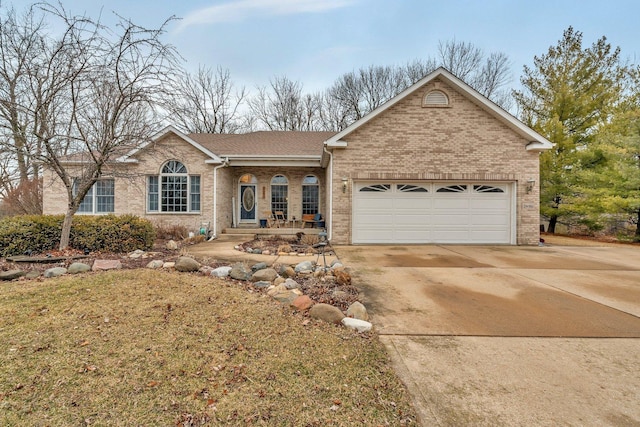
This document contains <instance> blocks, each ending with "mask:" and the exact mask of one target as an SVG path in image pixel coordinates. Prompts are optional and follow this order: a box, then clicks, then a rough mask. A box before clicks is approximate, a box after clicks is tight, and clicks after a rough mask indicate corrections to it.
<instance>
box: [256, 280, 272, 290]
mask: <svg viewBox="0 0 640 427" xmlns="http://www.w3.org/2000/svg"><path fill="white" fill-rule="evenodd" d="M253 286H255V287H256V288H268V287H269V286H271V282H267V281H265V280H260V281H259V282H254V283H253Z"/></svg>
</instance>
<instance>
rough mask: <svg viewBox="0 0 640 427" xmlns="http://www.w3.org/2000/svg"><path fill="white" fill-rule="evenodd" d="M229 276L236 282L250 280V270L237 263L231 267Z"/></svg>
mask: <svg viewBox="0 0 640 427" xmlns="http://www.w3.org/2000/svg"><path fill="white" fill-rule="evenodd" d="M229 276H230V277H231V278H232V279H236V280H249V279H251V270H249V269H247V266H246V265H244V264H243V263H241V262H238V263H236V264H234V265H233V266H232V268H231V271H230V272H229Z"/></svg>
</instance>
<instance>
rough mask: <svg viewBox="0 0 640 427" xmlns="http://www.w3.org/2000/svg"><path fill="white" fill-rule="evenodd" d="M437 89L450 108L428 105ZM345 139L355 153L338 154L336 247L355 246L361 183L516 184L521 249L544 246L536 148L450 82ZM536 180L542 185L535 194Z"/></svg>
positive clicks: (341, 151) (430, 87) (421, 91)
mask: <svg viewBox="0 0 640 427" xmlns="http://www.w3.org/2000/svg"><path fill="white" fill-rule="evenodd" d="M434 88H438V89H439V90H442V91H444V92H445V93H446V94H447V95H448V96H449V99H450V107H449V108H433V107H423V106H422V100H423V97H424V95H425V94H426V93H427V92H429V91H430V90H433V89H434ZM343 140H345V141H346V142H347V143H348V147H347V148H345V149H334V151H333V188H334V191H333V230H332V231H333V232H332V239H333V241H334V242H335V243H337V244H350V243H351V221H352V204H351V200H352V196H353V195H352V185H353V182H354V181H357V180H373V181H375V180H404V181H408V180H441V181H445V180H446V181H508V182H515V183H516V186H515V187H516V194H517V203H516V229H517V236H516V241H517V244H519V245H534V244H538V240H539V216H538V214H539V212H538V203H539V192H538V188H537V184H538V182H539V155H538V153H532V152H527V151H526V150H525V146H526V144H527V143H528V142H529V141H527V140H525V139H523V138H522V137H521V136H519V135H518V134H516V133H515V132H514V131H512V130H511V129H510V128H508V127H507V126H506V125H504V124H503V123H501V122H500V121H499V120H498V119H496V118H494V117H493V116H492V115H490V114H489V113H487V112H486V111H485V110H483V109H481V108H480V107H478V106H477V105H476V104H474V103H472V102H471V101H469V100H468V99H467V98H466V97H464V96H463V95H462V94H460V93H459V92H457V91H456V90H454V89H453V88H452V87H451V86H449V85H447V84H446V83H444V82H443V81H439V79H435V80H433V81H431V82H429V83H427V84H426V85H425V86H424V87H422V88H420V89H418V90H416V91H415V92H414V93H412V94H410V95H408V96H407V97H406V98H405V99H403V100H401V101H400V102H398V103H397V104H396V105H394V106H392V107H390V108H389V109H388V110H387V111H385V112H383V113H381V114H380V115H379V116H378V117H375V118H373V119H372V120H371V121H369V122H368V123H366V124H364V125H362V126H360V127H359V128H357V129H356V130H355V131H354V132H352V133H351V134H349V135H347V136H345V137H344V138H343ZM343 177H345V178H348V180H349V181H348V183H349V185H348V191H347V192H346V193H342V191H341V190H340V189H341V187H342V178H343ZM532 179H533V180H535V182H536V185H535V186H534V189H533V191H531V192H530V193H529V194H527V192H526V184H527V181H528V180H532Z"/></svg>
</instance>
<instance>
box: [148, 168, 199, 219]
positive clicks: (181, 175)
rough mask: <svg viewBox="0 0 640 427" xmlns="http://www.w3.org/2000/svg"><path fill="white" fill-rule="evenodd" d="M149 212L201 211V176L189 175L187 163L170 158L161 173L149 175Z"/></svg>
mask: <svg viewBox="0 0 640 427" xmlns="http://www.w3.org/2000/svg"><path fill="white" fill-rule="evenodd" d="M147 190H148V191H147V194H148V195H147V210H148V211H149V212H200V176H199V175H189V174H188V173H187V168H186V167H185V165H183V164H182V163H180V162H179V161H177V160H169V161H168V162H167V163H165V164H164V165H163V166H162V169H161V170H160V175H158V176H155V175H153V176H149V177H147Z"/></svg>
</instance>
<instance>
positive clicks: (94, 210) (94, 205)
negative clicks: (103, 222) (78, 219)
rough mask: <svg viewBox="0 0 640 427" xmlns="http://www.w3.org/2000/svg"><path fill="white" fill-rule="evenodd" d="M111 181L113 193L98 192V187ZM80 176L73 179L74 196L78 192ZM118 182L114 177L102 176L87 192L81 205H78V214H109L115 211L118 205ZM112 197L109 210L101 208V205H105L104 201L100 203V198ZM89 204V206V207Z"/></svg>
mask: <svg viewBox="0 0 640 427" xmlns="http://www.w3.org/2000/svg"><path fill="white" fill-rule="evenodd" d="M107 182H109V183H111V194H98V187H99V186H101V185H102V184H104V183H107ZM77 188H78V178H75V179H74V180H73V188H72V191H73V196H74V197H75V195H76V194H78V190H77ZM115 193H116V184H115V180H114V179H113V178H102V179H99V180H98V181H96V182H95V183H94V184H93V185H92V186H91V188H90V189H89V191H87V194H85V196H84V198H83V199H82V202H80V206H78V210H77V212H76V213H77V214H79V215H108V214H111V213H114V212H115V206H116V194H115ZM106 198H108V199H111V203H110V205H108V206H107V210H100V209H99V208H100V206H104V203H98V201H99V200H100V199H106ZM87 205H89V207H88V208H87Z"/></svg>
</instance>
